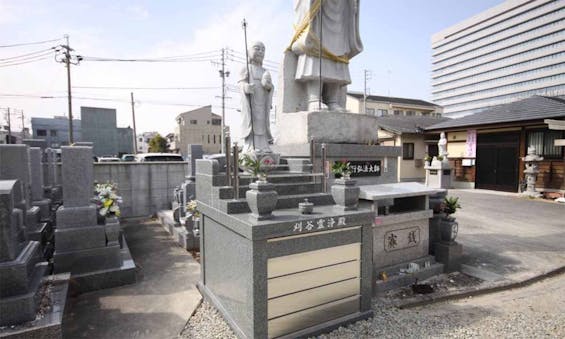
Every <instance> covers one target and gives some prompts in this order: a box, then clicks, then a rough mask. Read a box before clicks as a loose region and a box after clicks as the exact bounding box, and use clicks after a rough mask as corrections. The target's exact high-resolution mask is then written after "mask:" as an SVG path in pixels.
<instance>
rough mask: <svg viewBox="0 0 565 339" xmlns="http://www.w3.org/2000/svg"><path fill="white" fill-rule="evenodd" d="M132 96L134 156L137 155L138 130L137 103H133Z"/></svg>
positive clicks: (131, 93)
mask: <svg viewBox="0 0 565 339" xmlns="http://www.w3.org/2000/svg"><path fill="white" fill-rule="evenodd" d="M130 95H131V118H132V120H133V154H137V129H136V128H135V102H134V101H133V92H130Z"/></svg>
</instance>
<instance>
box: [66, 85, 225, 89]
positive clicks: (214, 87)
mask: <svg viewBox="0 0 565 339" xmlns="http://www.w3.org/2000/svg"><path fill="white" fill-rule="evenodd" d="M73 88H89V89H119V90H131V89H136V90H208V89H218V88H220V86H210V87H120V86H73Z"/></svg>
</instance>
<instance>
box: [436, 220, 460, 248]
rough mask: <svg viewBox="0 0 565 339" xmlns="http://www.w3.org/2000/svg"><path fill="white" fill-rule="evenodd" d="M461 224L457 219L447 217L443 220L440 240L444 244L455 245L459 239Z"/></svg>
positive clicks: (440, 228) (440, 226)
mask: <svg viewBox="0 0 565 339" xmlns="http://www.w3.org/2000/svg"><path fill="white" fill-rule="evenodd" d="M458 231H459V224H458V223H457V222H456V221H455V218H453V217H450V216H449V215H445V216H443V217H442V218H441V221H440V225H439V233H440V240H441V241H442V242H444V243H453V242H455V239H456V238H457V233H458Z"/></svg>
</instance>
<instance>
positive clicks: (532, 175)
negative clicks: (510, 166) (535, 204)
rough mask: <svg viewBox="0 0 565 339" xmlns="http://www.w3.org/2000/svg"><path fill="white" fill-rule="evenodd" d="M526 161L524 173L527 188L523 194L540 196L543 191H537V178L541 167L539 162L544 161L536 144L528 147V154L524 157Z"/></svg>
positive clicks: (534, 196)
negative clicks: (537, 151)
mask: <svg viewBox="0 0 565 339" xmlns="http://www.w3.org/2000/svg"><path fill="white" fill-rule="evenodd" d="M522 160H523V161H524V163H525V166H526V169H525V170H524V175H525V176H526V190H525V191H524V192H522V195H525V196H528V197H531V198H539V197H540V196H541V193H539V192H537V191H536V178H537V175H538V173H539V168H538V164H537V162H539V161H542V160H543V157H540V156H539V155H537V153H536V148H535V147H534V146H530V147H528V154H527V155H526V156H525V157H523V158H522Z"/></svg>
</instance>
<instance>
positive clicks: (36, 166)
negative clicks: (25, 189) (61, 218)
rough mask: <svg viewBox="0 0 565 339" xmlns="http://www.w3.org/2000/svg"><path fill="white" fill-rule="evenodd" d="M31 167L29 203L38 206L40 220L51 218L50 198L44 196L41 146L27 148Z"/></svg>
mask: <svg viewBox="0 0 565 339" xmlns="http://www.w3.org/2000/svg"><path fill="white" fill-rule="evenodd" d="M29 155H30V169H31V204H32V205H33V206H37V207H39V214H40V217H41V220H42V221H48V220H50V219H51V200H50V199H46V198H45V197H44V190H43V188H44V186H45V185H44V184H43V165H42V163H41V159H42V157H43V154H42V152H41V148H38V147H31V148H30V149H29Z"/></svg>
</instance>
